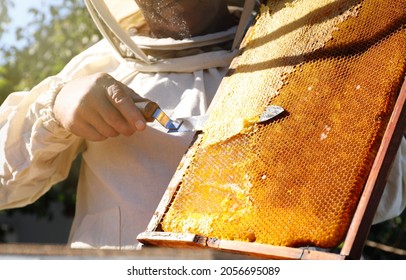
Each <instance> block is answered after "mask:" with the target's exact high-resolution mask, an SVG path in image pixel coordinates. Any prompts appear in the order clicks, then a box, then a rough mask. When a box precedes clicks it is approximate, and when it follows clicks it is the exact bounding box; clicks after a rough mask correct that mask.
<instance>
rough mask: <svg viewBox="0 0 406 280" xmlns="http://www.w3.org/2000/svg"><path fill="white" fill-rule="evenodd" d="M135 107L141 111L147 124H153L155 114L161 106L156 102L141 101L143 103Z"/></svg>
mask: <svg viewBox="0 0 406 280" xmlns="http://www.w3.org/2000/svg"><path fill="white" fill-rule="evenodd" d="M134 104H135V106H136V107H137V108H138V110H140V111H141V113H142V115H143V116H144V118H145V120H146V121H147V122H153V121H154V120H155V119H154V117H153V116H154V113H155V111H156V110H157V109H159V106H158V104H157V103H155V102H154V101H150V100H147V101H141V102H135V103H134Z"/></svg>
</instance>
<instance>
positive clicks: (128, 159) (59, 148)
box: [0, 0, 406, 248]
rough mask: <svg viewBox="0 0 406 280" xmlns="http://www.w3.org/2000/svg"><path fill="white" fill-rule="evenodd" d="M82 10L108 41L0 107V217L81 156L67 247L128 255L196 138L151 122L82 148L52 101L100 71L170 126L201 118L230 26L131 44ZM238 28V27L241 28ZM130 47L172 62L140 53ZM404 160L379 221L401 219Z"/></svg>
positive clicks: (104, 20) (222, 64) (95, 12)
mask: <svg viewBox="0 0 406 280" xmlns="http://www.w3.org/2000/svg"><path fill="white" fill-rule="evenodd" d="M106 2H111V3H114V2H116V3H120V5H121V7H125V9H124V12H123V10H122V9H118V10H116V11H115V10H114V9H113V10H111V11H114V12H113V14H114V15H115V18H116V19H117V18H125V17H126V15H128V14H132V15H133V16H134V17H135V18H142V16H140V12H139V11H138V8H137V7H136V5H135V3H134V1H132V0H126V1H124V2H125V3H123V0H121V1H106ZM127 2H128V3H127ZM250 2H255V1H250ZM86 4H87V5H88V8H89V11H90V13H91V14H92V16H93V17H94V19H95V22H96V24H97V25H98V27H99V29H101V32H102V33H103V35H104V36H105V37H106V38H107V39H104V40H102V41H100V42H99V43H97V44H95V45H94V46H92V47H91V48H89V49H88V50H86V51H84V52H83V53H81V54H79V55H78V56H76V57H75V58H74V59H72V61H71V62H70V63H69V64H68V65H67V66H66V67H65V68H64V69H63V70H62V71H61V72H60V73H59V74H58V75H56V76H53V77H49V78H47V79H46V80H44V81H43V82H41V83H40V84H39V85H37V86H36V87H34V88H33V89H32V90H31V91H29V92H16V93H13V94H11V95H10V96H9V97H8V98H7V100H6V101H5V102H4V103H3V104H2V106H1V109H0V160H1V162H0V209H8V208H16V207H23V206H25V205H28V204H30V203H33V202H34V201H36V200H37V199H38V198H39V197H41V196H42V195H43V194H44V193H46V192H47V191H48V190H49V189H50V188H51V186H52V185H54V184H55V183H57V182H59V181H61V180H63V179H64V178H65V177H66V176H67V175H68V172H69V169H70V167H71V163H72V161H73V160H74V159H75V158H76V156H77V155H78V154H79V153H81V152H82V158H83V161H82V165H81V173H80V177H79V184H78V190H77V205H76V214H75V218H74V221H73V224H72V229H71V234H70V239H69V243H70V245H71V246H72V247H95V248H135V247H136V246H137V241H136V236H137V234H138V233H140V232H143V231H144V230H145V228H146V226H147V225H148V222H149V221H150V219H151V217H152V215H153V213H154V211H155V209H156V207H157V205H158V203H159V201H160V199H161V197H162V195H163V193H164V191H165V189H166V187H167V185H168V183H169V181H170V179H171V177H172V175H173V174H174V173H175V170H176V168H177V166H178V164H179V161H180V160H181V158H182V156H183V154H184V152H185V151H186V150H187V148H188V146H189V145H190V143H191V141H192V138H193V135H194V133H192V132H189V133H180V132H178V133H170V134H168V133H167V131H166V129H165V128H163V127H162V126H161V125H160V124H158V123H156V122H154V123H148V126H147V129H146V130H145V131H144V132H141V133H135V134H134V135H133V136H131V137H124V136H119V137H116V138H110V139H107V140H105V141H102V142H88V141H84V140H83V139H81V138H79V137H77V136H75V135H73V134H71V133H69V132H67V131H65V130H64V129H63V128H62V127H61V126H59V125H58V123H57V122H56V120H55V119H54V115H53V112H52V107H53V102H54V99H55V97H56V95H57V94H58V92H59V90H60V88H61V86H63V83H65V82H68V81H70V80H72V79H75V78H78V77H82V76H86V75H90V74H93V73H98V72H106V73H108V74H110V75H111V76H112V77H114V78H115V79H117V80H119V81H121V82H123V83H124V84H126V85H128V86H129V87H131V88H132V89H134V91H135V92H137V93H138V94H140V95H141V96H144V97H146V98H148V99H151V100H153V101H156V102H157V103H158V104H159V105H160V107H161V108H162V109H163V111H165V112H166V113H167V114H168V115H169V116H170V117H172V118H177V117H187V116H192V115H193V116H195V115H203V114H205V113H206V110H207V108H208V105H209V104H210V102H211V100H212V98H213V96H214V94H215V92H216V90H217V87H218V85H219V83H220V81H221V79H222V77H223V76H224V74H225V73H226V71H227V67H228V65H229V64H230V62H231V60H232V58H233V57H235V55H236V54H237V51H236V49H235V48H231V49H232V50H230V49H220V48H217V47H215V46H216V45H218V44H219V43H224V42H227V41H230V42H231V41H232V40H233V39H234V37H235V34H236V32H237V27H234V28H231V29H229V30H227V31H223V32H219V33H215V34H209V35H204V36H199V37H195V38H191V39H185V40H181V41H180V40H173V39H170V38H168V39H152V38H147V37H142V36H133V37H131V39H130V42H129V41H128V39H129V37H128V36H127V37H126V36H122V35H123V34H121V33H120V32H124V31H123V30H122V29H117V26H116V25H114V22H113V21H111V18H110V16H111V14H109V13H108V12H106V10H105V9H104V2H103V1H90V0H86ZM120 5H118V6H119V7H120ZM110 8H113V7H110ZM120 13H121V14H120ZM240 25H241V26H243V27H242V29H244V23H243V22H242V23H241V22H240ZM239 30H240V28H239ZM237 34H241V32H239V31H238V32H237ZM237 37H240V36H237ZM117 38H119V39H118V40H117ZM238 41H239V39H238V38H237V39H236V41H235V42H234V43H236V42H237V43H238ZM134 42H136V44H134ZM137 46H141V48H143V49H148V50H155V51H156V53H158V54H159V55H162V56H165V57H169V58H165V59H159V55H158V59H157V57H151V56H148V55H145V54H144V52H140V49H139V48H137ZM204 46H206V49H207V46H211V50H210V51H209V52H207V51H206V52H202V51H201V47H204ZM154 53H155V52H154ZM162 56H161V57H162ZM401 152H402V153H401V154H400V153H398V156H397V157H396V159H395V162H394V166H393V168H392V175H391V176H390V179H389V184H388V187H387V188H386V190H385V193H384V196H383V199H382V201H381V204H380V207H379V209H378V212H377V215H376V217H375V221H376V222H378V221H382V220H385V219H388V218H391V217H394V216H396V215H398V214H399V213H400V211H401V210H402V209H403V208H404V206H405V205H404V203H405V201H406V188H405V185H406V184H405V178H404V175H403V173H404V170H405V168H406V166H405V157H406V144H405V141H403V142H402V146H401Z"/></svg>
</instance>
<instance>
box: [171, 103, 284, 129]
mask: <svg viewBox="0 0 406 280" xmlns="http://www.w3.org/2000/svg"><path fill="white" fill-rule="evenodd" d="M284 111H285V110H284V109H283V108H282V107H280V106H277V105H269V106H267V107H266V108H265V110H264V111H263V112H262V113H261V115H260V116H259V117H258V118H257V119H256V120H255V121H254V122H253V123H257V124H258V123H264V122H267V121H269V120H271V119H273V118H275V117H276V116H278V115H279V114H281V113H283V112H284ZM208 118H209V115H202V116H192V117H186V118H178V119H174V120H173V123H176V124H177V125H176V126H174V128H171V129H169V130H168V132H169V133H171V132H189V131H201V130H203V127H204V124H205V122H206V120H207V119H208Z"/></svg>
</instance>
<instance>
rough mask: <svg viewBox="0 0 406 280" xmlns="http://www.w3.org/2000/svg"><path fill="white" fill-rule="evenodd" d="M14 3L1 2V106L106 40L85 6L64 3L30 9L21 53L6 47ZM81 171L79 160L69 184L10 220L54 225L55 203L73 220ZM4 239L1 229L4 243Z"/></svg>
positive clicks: (79, 1) (79, 0)
mask: <svg viewBox="0 0 406 280" xmlns="http://www.w3.org/2000/svg"><path fill="white" fill-rule="evenodd" d="M14 1H15V0H14ZM13 3H14V2H13V0H0V57H1V58H2V60H1V61H0V104H1V103H3V102H4V100H5V99H6V97H7V96H8V95H9V94H10V93H12V92H15V91H21V90H29V89H31V88H32V87H33V86H35V85H36V84H38V83H39V82H41V81H42V80H43V79H45V78H46V77H49V76H52V75H55V74H57V73H58V72H59V71H61V70H62V68H63V67H64V66H65V65H66V63H67V62H69V60H70V59H71V58H72V57H73V56H75V55H76V54H78V53H80V52H81V51H83V50H84V49H86V48H88V47H89V46H91V45H92V44H94V43H95V42H97V41H99V40H100V39H101V38H102V36H101V35H100V33H99V32H98V30H97V28H96V27H95V25H94V24H93V21H92V19H91V17H90V16H89V14H88V12H87V9H86V7H85V5H84V2H83V0H61V1H60V3H59V4H53V5H48V6H44V7H43V9H41V10H38V9H34V8H32V9H30V10H29V13H30V15H32V18H33V19H32V20H31V21H30V22H29V24H28V25H27V26H23V27H20V28H18V29H17V30H16V31H15V32H16V38H17V40H19V42H20V43H21V44H18V45H19V46H20V47H17V46H9V45H6V44H5V43H4V41H3V40H1V39H2V37H3V35H4V31H5V30H7V27H8V23H9V22H10V18H9V10H10V8H11V7H13V5H14V4H13ZM43 3H46V1H44V2H43ZM79 165H80V158H79V159H77V160H76V161H75V162H74V164H73V168H72V171H71V173H70V175H69V177H68V178H67V179H66V180H65V181H63V182H61V183H60V184H58V185H56V186H54V187H53V188H52V189H51V191H49V192H48V193H47V194H46V195H45V196H44V197H42V198H41V199H40V200H38V201H37V202H36V203H34V204H32V205H29V206H27V207H24V208H20V209H13V210H7V211H6V213H7V215H11V216H12V215H13V214H15V213H17V212H19V213H35V214H36V215H37V217H39V218H46V219H49V220H51V219H53V213H52V211H50V206H51V203H52V202H55V201H60V202H62V203H63V205H64V214H65V215H66V216H68V217H72V216H73V215H74V204H75V190H76V183H77V174H78V170H79ZM3 234H4V232H2V230H1V227H0V241H2V236H3Z"/></svg>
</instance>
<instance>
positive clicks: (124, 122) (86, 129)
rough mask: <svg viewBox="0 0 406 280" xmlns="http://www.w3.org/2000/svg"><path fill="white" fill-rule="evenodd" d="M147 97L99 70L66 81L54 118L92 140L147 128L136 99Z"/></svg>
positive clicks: (129, 133)
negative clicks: (141, 95)
mask: <svg viewBox="0 0 406 280" xmlns="http://www.w3.org/2000/svg"><path fill="white" fill-rule="evenodd" d="M143 100H145V99H144V98H142V97H140V96H139V95H138V94H136V93H135V92H134V91H133V90H132V89H130V88H129V87H127V86H126V85H124V84H123V83H121V82H119V81H117V80H115V79H114V78H112V77H111V76H110V75H108V74H104V73H100V74H94V75H91V76H87V77H84V78H79V79H76V80H73V81H71V82H69V83H67V84H66V85H65V86H64V87H63V88H62V89H61V91H60V92H59V94H58V96H57V97H56V100H55V104H54V114H55V118H56V119H57V120H58V121H59V122H60V123H61V125H62V126H63V127H64V128H65V129H66V130H68V131H70V132H72V133H73V134H75V135H77V136H80V137H83V138H85V139H87V140H89V141H102V140H105V139H106V138H109V137H116V136H118V135H125V136H130V135H132V134H133V133H134V132H136V131H142V130H144V129H145V126H146V124H145V119H144V117H143V116H142V113H141V112H140V111H139V110H138V109H137V107H136V106H135V105H134V102H139V101H143Z"/></svg>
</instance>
